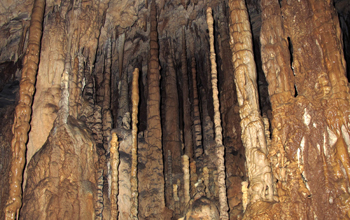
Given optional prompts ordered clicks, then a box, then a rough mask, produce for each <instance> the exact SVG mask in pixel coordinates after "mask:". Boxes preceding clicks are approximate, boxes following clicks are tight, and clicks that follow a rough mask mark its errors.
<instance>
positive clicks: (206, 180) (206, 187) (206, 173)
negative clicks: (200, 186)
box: [203, 167, 211, 199]
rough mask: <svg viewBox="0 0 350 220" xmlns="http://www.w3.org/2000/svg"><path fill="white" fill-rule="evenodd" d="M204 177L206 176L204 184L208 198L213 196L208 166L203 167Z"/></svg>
mask: <svg viewBox="0 0 350 220" xmlns="http://www.w3.org/2000/svg"><path fill="white" fill-rule="evenodd" d="M203 178H204V186H205V193H206V196H207V198H209V199H210V198H211V194H210V190H209V170H208V167H204V168H203Z"/></svg>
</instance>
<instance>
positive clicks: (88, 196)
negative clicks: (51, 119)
mask: <svg viewBox="0 0 350 220" xmlns="http://www.w3.org/2000/svg"><path fill="white" fill-rule="evenodd" d="M96 165H97V154H96V146H95V144H94V142H93V139H92V137H91V135H90V134H89V133H88V130H87V129H86V128H85V127H83V126H82V125H81V124H80V123H79V122H78V121H77V120H75V119H73V118H71V117H70V118H69V119H68V123H67V124H64V125H59V126H55V127H54V128H53V129H52V131H51V132H50V135H49V137H48V140H47V142H46V143H45V145H44V146H43V147H42V148H41V149H40V151H39V152H37V153H36V154H35V156H34V157H33V159H32V160H31V162H30V163H29V166H28V180H27V185H26V191H25V194H24V197H23V208H22V209H21V219H66V218H69V219H94V218H95V210H94V208H95V199H96V191H95V190H96V188H97V184H96ZM73 201H74V202H73Z"/></svg>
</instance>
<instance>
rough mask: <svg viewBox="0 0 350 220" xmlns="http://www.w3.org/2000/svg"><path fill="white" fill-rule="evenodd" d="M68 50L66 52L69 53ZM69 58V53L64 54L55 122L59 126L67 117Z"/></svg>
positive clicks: (65, 122)
mask: <svg viewBox="0 0 350 220" xmlns="http://www.w3.org/2000/svg"><path fill="white" fill-rule="evenodd" d="M70 45H71V43H70V42H69V43H68V48H69V49H70V48H71V47H70ZM69 49H68V51H69ZM71 68H72V67H71V56H70V54H69V52H68V53H67V54H66V59H65V62H64V70H63V73H62V76H61V99H60V101H59V103H58V107H59V110H58V113H57V119H56V120H57V122H58V123H60V124H67V119H68V115H69V73H70V72H71V71H72V70H71Z"/></svg>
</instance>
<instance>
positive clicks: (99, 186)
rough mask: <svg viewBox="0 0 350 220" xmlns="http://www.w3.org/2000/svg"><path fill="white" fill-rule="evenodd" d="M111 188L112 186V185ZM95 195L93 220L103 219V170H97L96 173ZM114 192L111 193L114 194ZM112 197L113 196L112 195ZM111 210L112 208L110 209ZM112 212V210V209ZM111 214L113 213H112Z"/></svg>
mask: <svg viewBox="0 0 350 220" xmlns="http://www.w3.org/2000/svg"><path fill="white" fill-rule="evenodd" d="M112 186H113V184H112ZM96 191H97V193H96V202H95V204H96V206H95V207H96V209H95V216H96V217H95V219H96V220H102V219H103V216H102V215H103V214H102V213H103V169H98V171H97V190H96ZM114 192H115V191H113V193H114ZM112 195H113V194H112ZM111 209H112V207H111ZM112 210H113V209H112ZM112 214H113V213H112Z"/></svg>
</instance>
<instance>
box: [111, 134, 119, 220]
mask: <svg viewBox="0 0 350 220" xmlns="http://www.w3.org/2000/svg"><path fill="white" fill-rule="evenodd" d="M111 136H112V137H111V141H110V150H109V151H110V158H111V159H110V161H111V169H112V170H111V173H112V181H111V182H112V183H111V195H110V198H111V219H118V193H119V192H118V187H119V186H118V182H119V180H118V176H119V172H118V168H119V143H118V136H117V133H116V132H115V131H112V132H111Z"/></svg>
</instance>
